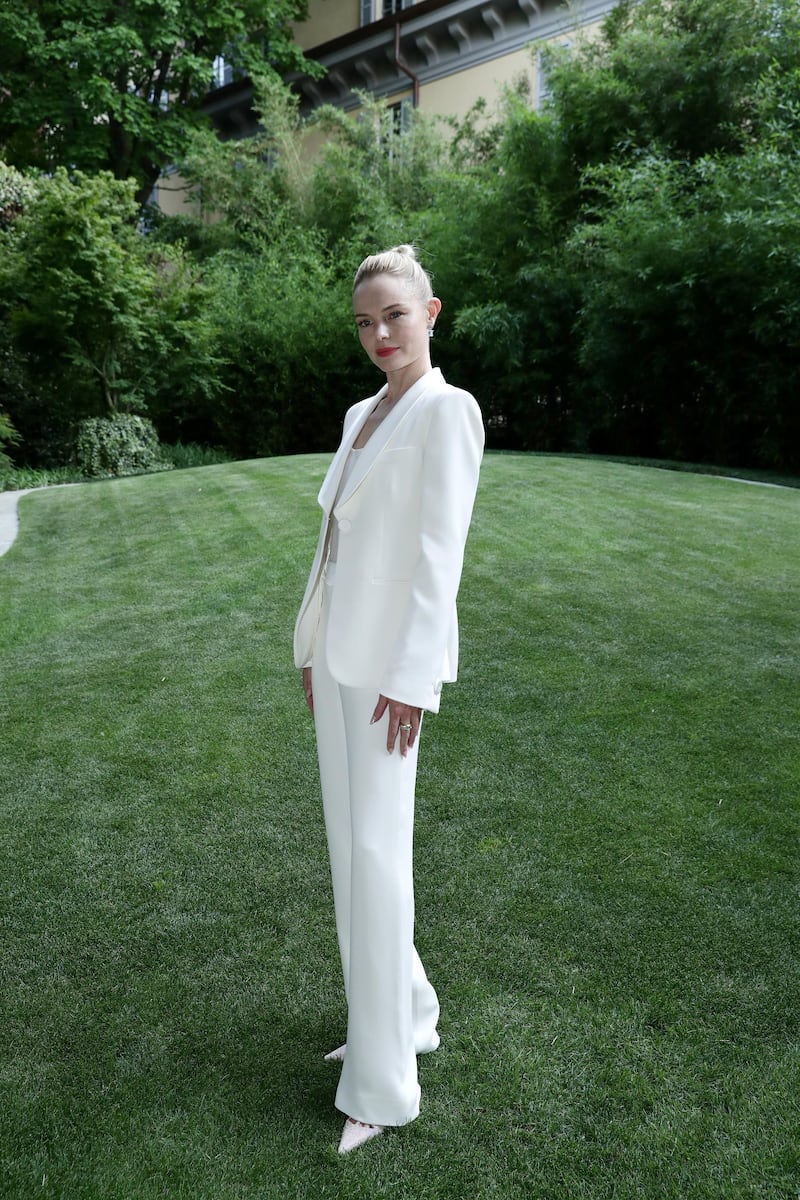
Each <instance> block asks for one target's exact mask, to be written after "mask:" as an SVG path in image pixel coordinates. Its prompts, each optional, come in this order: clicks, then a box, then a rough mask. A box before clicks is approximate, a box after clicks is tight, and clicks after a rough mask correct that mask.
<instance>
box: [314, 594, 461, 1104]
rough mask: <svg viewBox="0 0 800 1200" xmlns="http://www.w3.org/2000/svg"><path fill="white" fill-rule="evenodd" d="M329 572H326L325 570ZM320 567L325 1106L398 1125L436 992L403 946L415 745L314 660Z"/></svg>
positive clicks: (410, 892) (407, 943) (432, 1029)
mask: <svg viewBox="0 0 800 1200" xmlns="http://www.w3.org/2000/svg"><path fill="white" fill-rule="evenodd" d="M330 574H333V572H331V573H330ZM332 586H333V584H332V582H331V580H330V578H329V581H328V583H327V584H326V585H325V590H326V596H325V598H324V599H323V604H322V614H321V617H320V624H319V629H318V632H317V638H316V644H315V649H314V659H313V663H312V687H313V692H314V722H315V726H316V734H317V750H318V754H319V766H320V779H321V783H322V802H323V809H324V813H325V829H326V833H327V837H328V850H329V853H330V862H331V877H332V880H333V898H334V905H335V909H336V932H337V935H338V939H339V952H340V954H341V959H342V972H343V975H344V989H345V996H346V999H347V1008H348V1018H347V1054H346V1055H345V1060H344V1064H343V1066H342V1074H341V1078H340V1081H339V1087H338V1090H337V1092H336V1102H335V1103H336V1107H337V1108H338V1109H340V1110H341V1111H342V1112H344V1113H346V1114H347V1115H348V1116H350V1117H353V1118H355V1119H356V1120H358V1121H367V1122H370V1123H372V1124H376V1125H405V1124H406V1123H407V1122H408V1121H413V1120H414V1118H415V1117H416V1116H417V1115H418V1114H419V1094H420V1093H419V1083H418V1080H417V1059H416V1055H417V1054H424V1053H426V1052H428V1051H430V1050H435V1049H436V1047H437V1046H438V1045H439V1035H438V1033H437V1032H436V1023H437V1021H438V1019H439V1001H438V999H437V997H436V992H435V991H434V989H433V987H432V986H431V984H430V983H429V982H428V979H427V978H426V975H425V971H424V968H423V966H422V963H421V962H420V959H419V955H418V954H417V952H416V949H415V947H414V883H413V836H414V786H415V781H416V773H417V745H418V744H419V743H418V742H417V744H415V746H414V748H413V749H412V750H410V751H409V753H408V755H407V757H406V758H402V757H401V756H400V744H399V738H398V742H397V746H396V747H395V750H394V752H393V753H392V754H389V753H388V752H387V749H386V729H387V722H388V712H387V713H385V714H384V716H383V718H382V719H381V720H380V721H378V722H377V723H376V724H375V725H370V723H369V722H370V717H371V716H372V712H373V710H374V708H375V705H376V703H377V700H378V696H377V693H375V692H374V691H366V690H363V689H360V688H346V687H342V686H341V685H340V684H338V683H337V682H336V681H335V680H334V679H333V677H332V676H331V674H330V672H329V670H328V668H327V663H326V654H325V639H326V636H327V610H328V607H329V604H328V597H329V592H330V588H331V587H332Z"/></svg>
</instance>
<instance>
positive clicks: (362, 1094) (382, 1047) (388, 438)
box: [294, 246, 483, 1154]
mask: <svg viewBox="0 0 800 1200" xmlns="http://www.w3.org/2000/svg"><path fill="white" fill-rule="evenodd" d="M441 307H442V306H441V302H440V301H439V300H438V299H437V298H436V297H435V296H434V295H433V289H432V287H431V282H430V278H429V277H428V275H427V274H426V272H425V271H424V270H423V269H422V267H421V265H420V264H419V262H417V259H416V256H415V253H414V251H413V249H412V248H411V247H410V246H398V247H396V248H395V249H393V250H389V251H386V252H385V253H383V254H377V255H372V256H370V257H369V258H366V259H365V260H364V262H363V263H362V264H361V266H360V267H359V269H358V271H357V272H356V276H355V281H354V284H353V313H354V317H355V322H356V326H357V329H358V334H359V337H360V339H361V344H362V346H363V347H364V349H365V351H366V352H367V354H368V356H369V358H370V359H371V361H372V362H373V363H374V364H375V366H376V367H378V368H379V369H380V370H381V371H383V372H384V373H385V375H386V384H385V386H384V387H383V388H381V390H380V391H379V392H378V393H377V395H375V396H372V397H370V398H369V399H367V400H362V401H361V403H359V404H356V405H354V407H353V408H351V409H350V410H349V412H348V413H347V415H346V417H345V420H344V433H343V436H342V442H341V445H340V446H339V449H338V451H337V453H336V455H335V457H334V459H333V462H332V464H331V467H330V470H329V471H328V474H327V476H326V478H325V482H324V483H323V485H322V489H321V491H320V493H319V503H320V505H321V507H322V510H323V518H322V529H321V531H320V537H319V543H318V545H317V552H316V557H315V559H314V563H313V566H312V568H311V575H310V578H309V581H308V586H307V588H306V592H305V597H304V599H303V603H302V605H301V608H300V613H299V616H298V618H297V625H296V628H295V641H294V652H295V663H296V665H297V666H298V667H302V668H303V688H304V691H305V696H306V701H307V703H308V707H309V709H310V710H311V712H312V713H313V715H314V722H315V726H316V735H317V748H318V754H319V765H320V777H321V783H322V798H323V808H324V813H325V828H326V833H327V838H328V849H329V853H330V863H331V875H332V879H333V892H334V904H335V909H336V928H337V934H338V939H339V950H340V954H341V960H342V970H343V973H344V986H345V995H346V998H347V1004H348V1024H347V1041H346V1043H345V1045H344V1046H341V1047H339V1049H338V1050H334V1051H332V1052H331V1053H330V1054H329V1055H326V1057H327V1058H328V1059H333V1060H335V1061H341V1062H342V1064H343V1065H342V1074H341V1079H340V1082H339V1088H338V1091H337V1093H336V1107H337V1108H338V1109H340V1110H341V1111H342V1112H344V1113H345V1114H346V1117H347V1120H346V1122H345V1127H344V1132H343V1134H342V1139H341V1142H340V1144H339V1153H340V1154H344V1153H347V1152H348V1151H349V1150H353V1149H355V1148H356V1147H357V1146H360V1145H363V1143H364V1142H366V1141H369V1139H370V1138H373V1137H375V1136H376V1135H377V1134H379V1133H381V1132H382V1131H383V1129H384V1127H385V1126H387V1125H404V1124H406V1123H407V1122H408V1121H412V1120H414V1118H415V1117H416V1116H417V1115H418V1113H419V1084H418V1082H417V1060H416V1055H417V1054H423V1053H426V1052H428V1051H431V1050H435V1049H436V1047H437V1046H438V1044H439V1035H438V1033H437V1032H436V1024H437V1021H438V1017H439V1002H438V1000H437V997H436V992H435V991H434V989H433V987H432V986H431V984H430V983H429V982H428V980H427V978H426V975H425V971H424V969H423V966H422V963H421V962H420V959H419V956H418V955H417V952H416V950H415V948H414V944H413V934H414V890H413V880H412V840H413V824H414V783H415V777H416V761H417V748H418V743H419V732H420V724H421V721H422V713H423V710H428V711H429V712H436V711H437V710H438V708H439V694H440V692H441V689H442V683H443V682H448V681H451V680H454V679H455V677H456V668H457V660H458V625H457V620H456V607H455V601H456V593H457V591H458V585H459V580H460V577H461V565H462V561H463V555H464V545H465V542H466V538H467V531H468V528H469V522H470V517H471V515H472V506H473V502H474V499H475V491H476V488H477V484H478V471H479V467H480V460H481V455H482V452H483V424H482V421H481V415H480V410H479V409H478V406H477V404H476V403H475V400H474V399H473V398H472V396H470V395H469V393H468V392H464V391H460V390H459V389H457V388H453V387H450V386H449V385H448V384H447V383H445V381H444V378H443V377H442V374H441V372H440V371H439V370H434V369H432V368H431V359H430V338H431V337H432V335H433V327H434V325H435V322H436V318H437V317H438V315H439V312H440V311H441Z"/></svg>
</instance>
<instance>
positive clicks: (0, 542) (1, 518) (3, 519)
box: [0, 488, 34, 555]
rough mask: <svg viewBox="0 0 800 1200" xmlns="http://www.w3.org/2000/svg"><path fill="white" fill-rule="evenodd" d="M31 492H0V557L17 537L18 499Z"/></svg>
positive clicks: (29, 489)
mask: <svg viewBox="0 0 800 1200" xmlns="http://www.w3.org/2000/svg"><path fill="white" fill-rule="evenodd" d="M32 491H34V489H33V488H25V489H23V491H21V492H0V555H2V554H5V553H6V551H7V550H10V549H11V547H12V546H13V545H14V539H15V538H16V536H17V529H18V528H19V521H18V519H17V504H18V502H19V498H20V496H26V495H27V494H28V492H32Z"/></svg>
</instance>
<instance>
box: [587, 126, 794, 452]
mask: <svg viewBox="0 0 800 1200" xmlns="http://www.w3.org/2000/svg"><path fill="white" fill-rule="evenodd" d="M591 182H592V186H593V188H594V189H595V190H596V192H597V194H598V196H599V197H600V201H599V205H598V209H597V210H596V212H595V214H594V216H595V219H594V220H590V221H587V223H585V224H584V225H582V226H580V227H579V228H578V229H577V230H576V232H575V235H574V238H573V243H572V246H573V250H574V252H575V255H576V271H578V270H579V271H580V272H581V273H582V276H583V279H584V286H583V304H582V309H581V313H580V317H579V321H578V326H577V328H578V333H579V341H580V346H581V361H582V363H583V365H584V367H585V368H586V370H587V373H588V371H591V378H592V384H593V389H594V390H595V391H596V393H597V394H598V395H599V396H600V397H601V398H602V402H601V404H600V405H599V411H598V414H597V417H596V420H595V430H596V431H595V434H594V436H593V439H592V446H593V448H595V449H600V450H602V449H607V448H609V446H613V447H614V449H615V450H616V451H617V452H622V453H625V452H630V451H632V450H633V449H636V450H637V452H644V453H649V454H652V455H653V456H656V457H667V458H680V459H688V460H690V461H715V462H716V461H722V462H743V461H749V462H751V463H752V464H753V465H770V466H773V467H775V468H778V469H784V468H792V467H794V468H796V467H797V465H798V458H797V450H796V447H797V446H798V444H800V417H799V414H798V409H797V405H796V404H793V403H787V400H788V398H789V397H791V396H797V395H798V394H800V335H799V334H798V329H799V328H800V297H798V294H797V291H796V288H792V287H791V286H790V280H791V279H792V277H793V276H794V274H795V271H796V264H797V262H798V261H799V260H800V223H798V204H797V197H798V195H800V163H798V161H797V160H796V159H789V158H786V157H781V156H779V155H776V154H775V153H774V152H773V151H771V150H769V149H766V148H763V147H756V148H754V149H752V150H750V151H748V152H747V153H745V154H744V155H742V156H741V157H738V158H735V159H721V158H719V157H716V156H715V157H713V158H703V159H699V160H697V161H696V162H695V163H694V164H685V163H679V162H675V161H670V160H666V159H663V158H658V157H652V156H650V157H645V158H644V159H643V160H642V161H641V163H640V164H639V167H638V169H636V170H632V169H630V168H625V169H623V168H620V167H618V166H611V167H607V168H602V169H600V168H598V169H597V170H596V171H595V172H593V173H592V175H591Z"/></svg>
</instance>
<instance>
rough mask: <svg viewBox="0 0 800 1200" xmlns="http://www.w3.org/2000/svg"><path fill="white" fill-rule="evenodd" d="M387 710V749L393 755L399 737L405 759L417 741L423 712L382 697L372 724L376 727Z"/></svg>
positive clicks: (373, 715) (376, 706)
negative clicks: (376, 723)
mask: <svg viewBox="0 0 800 1200" xmlns="http://www.w3.org/2000/svg"><path fill="white" fill-rule="evenodd" d="M387 708H388V709H389V725H388V728H387V730H386V749H387V750H388V752H389V753H390V754H391V753H392V751H393V750H394V748H395V746H396V744H397V740H398V737H399V739H400V753H401V755H402V756H403V758H405V757H406V755H407V754H408V751H409V750H410V749H411V747H412V746H413V745H414V742H415V741H416V740H417V735H418V733H419V725H420V721H421V719H422V710H421V709H419V708H412V707H411V706H410V705H409V704H401V703H400V702H399V701H397V700H389V699H388V697H386V696H383V695H381V696H379V697H378V703H377V704H376V705H375V711H374V712H373V714H372V720H371V721H370V724H372V725H374V724H375V722H376V721H379V720H380V719H381V717H382V716H383V714H384V713H385V712H386V709H387Z"/></svg>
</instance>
